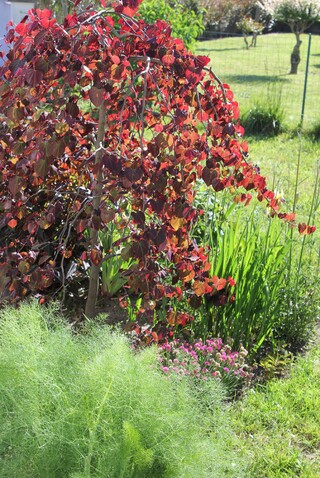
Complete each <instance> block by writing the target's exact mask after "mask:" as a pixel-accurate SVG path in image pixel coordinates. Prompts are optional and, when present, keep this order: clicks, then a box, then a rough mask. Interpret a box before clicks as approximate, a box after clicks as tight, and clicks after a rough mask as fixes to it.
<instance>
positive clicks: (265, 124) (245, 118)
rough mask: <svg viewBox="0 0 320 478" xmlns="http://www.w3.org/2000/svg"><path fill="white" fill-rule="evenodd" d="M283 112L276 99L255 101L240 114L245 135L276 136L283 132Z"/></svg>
mask: <svg viewBox="0 0 320 478" xmlns="http://www.w3.org/2000/svg"><path fill="white" fill-rule="evenodd" d="M283 120H284V110H283V108H282V106H281V102H280V100H279V99H277V98H272V97H271V98H268V99H267V100H265V99H263V100H260V99H257V100H255V101H254V102H253V105H252V106H251V108H250V109H248V110H247V111H245V112H244V113H243V114H242V117H241V122H242V125H243V127H244V129H245V132H246V133H247V134H252V135H263V136H277V135H278V134H280V133H281V132H283V130H284V128H283Z"/></svg>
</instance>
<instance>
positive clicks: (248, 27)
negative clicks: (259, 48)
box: [237, 17, 263, 50]
mask: <svg viewBox="0 0 320 478" xmlns="http://www.w3.org/2000/svg"><path fill="white" fill-rule="evenodd" d="M237 27H238V28H239V30H240V31H241V32H242V34H243V38H244V42H245V44H246V47H247V50H249V48H250V47H252V46H256V45H257V36H258V35H260V34H261V33H262V31H263V24H262V23H261V22H255V21H254V20H253V18H251V17H243V18H242V19H241V20H240V21H239V22H238V23H237ZM249 36H251V43H250V44H249V42H248V37H249Z"/></svg>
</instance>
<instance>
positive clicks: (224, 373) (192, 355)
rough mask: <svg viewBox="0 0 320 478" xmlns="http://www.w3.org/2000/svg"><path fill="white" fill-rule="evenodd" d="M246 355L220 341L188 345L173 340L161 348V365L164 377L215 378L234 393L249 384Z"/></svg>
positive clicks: (250, 377)
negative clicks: (172, 374)
mask: <svg viewBox="0 0 320 478" xmlns="http://www.w3.org/2000/svg"><path fill="white" fill-rule="evenodd" d="M247 355H248V352H247V351H246V350H245V349H244V348H243V347H241V348H240V351H239V352H236V351H232V349H231V346H230V345H227V344H223V342H222V340H221V339H208V340H206V341H205V342H202V340H201V339H200V340H198V341H197V342H195V343H193V344H190V343H187V342H181V341H180V340H174V341H173V342H168V343H165V344H163V345H161V346H160V362H161V368H162V371H163V372H164V373H166V374H170V373H175V374H177V375H179V376H181V377H185V376H188V377H195V378H197V379H202V380H208V379H212V378H213V379H216V380H221V381H223V382H224V383H225V384H226V385H227V387H228V388H229V389H232V390H236V389H239V388H243V387H244V386H246V385H249V383H250V381H251V379H252V376H253V369H252V367H250V366H249V365H248V364H247V363H246V357H247Z"/></svg>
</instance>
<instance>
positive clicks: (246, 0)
mask: <svg viewBox="0 0 320 478" xmlns="http://www.w3.org/2000/svg"><path fill="white" fill-rule="evenodd" d="M255 7H256V0H199V2H198V8H200V9H202V10H203V12H204V22H205V24H206V25H207V26H214V27H215V28H216V29H218V30H219V31H225V30H229V31H230V30H235V28H236V23H237V22H238V21H239V20H240V19H241V18H242V17H243V16H252V17H253V16H254V15H255Z"/></svg>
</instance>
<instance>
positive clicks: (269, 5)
mask: <svg viewBox="0 0 320 478" xmlns="http://www.w3.org/2000/svg"><path fill="white" fill-rule="evenodd" d="M258 5H259V6H260V7H261V8H262V9H263V10H264V11H265V12H266V13H267V14H269V15H270V16H271V17H272V18H273V19H274V20H276V21H280V22H283V23H286V24H287V25H289V27H290V29H291V31H292V33H294V35H295V37H296V43H295V46H294V48H293V50H292V53H291V70H290V74H291V75H295V74H297V72H298V66H299V63H300V60H301V57H300V46H301V43H302V40H301V38H300V35H301V34H302V33H303V32H305V31H306V30H307V28H309V27H310V26H311V25H312V24H313V23H315V22H316V21H318V20H320V2H319V1H314V0H313V1H310V0H261V1H259V2H258Z"/></svg>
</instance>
